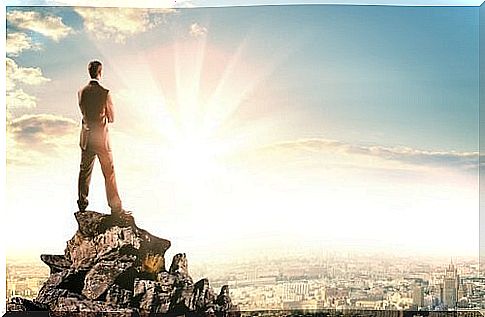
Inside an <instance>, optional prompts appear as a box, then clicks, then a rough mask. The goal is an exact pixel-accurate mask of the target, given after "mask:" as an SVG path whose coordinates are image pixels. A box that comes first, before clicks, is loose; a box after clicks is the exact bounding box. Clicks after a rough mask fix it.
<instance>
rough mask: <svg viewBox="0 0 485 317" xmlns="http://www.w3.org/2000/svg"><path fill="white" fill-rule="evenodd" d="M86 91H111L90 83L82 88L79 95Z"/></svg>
mask: <svg viewBox="0 0 485 317" xmlns="http://www.w3.org/2000/svg"><path fill="white" fill-rule="evenodd" d="M85 90H91V91H92V90H102V91H105V92H106V93H108V92H109V89H108V88H106V87H104V86H103V85H101V84H100V83H96V84H92V83H91V82H89V83H88V84H86V85H85V86H83V87H81V89H79V91H78V92H79V93H81V92H83V91H85Z"/></svg>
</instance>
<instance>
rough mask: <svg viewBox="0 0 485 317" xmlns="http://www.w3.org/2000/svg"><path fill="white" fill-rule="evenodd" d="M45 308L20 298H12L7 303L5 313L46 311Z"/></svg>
mask: <svg viewBox="0 0 485 317" xmlns="http://www.w3.org/2000/svg"><path fill="white" fill-rule="evenodd" d="M46 310H47V309H46V308H45V306H42V305H39V304H37V303H34V302H33V301H31V300H28V299H25V298H22V297H13V298H12V299H11V300H10V302H8V303H7V311H46Z"/></svg>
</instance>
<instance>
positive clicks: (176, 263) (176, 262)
mask: <svg viewBox="0 0 485 317" xmlns="http://www.w3.org/2000/svg"><path fill="white" fill-rule="evenodd" d="M169 272H170V274H180V275H182V276H188V275H189V269H188V265H187V256H186V255H185V253H178V254H176V255H174V257H173V260H172V264H171V265H170V270H169Z"/></svg>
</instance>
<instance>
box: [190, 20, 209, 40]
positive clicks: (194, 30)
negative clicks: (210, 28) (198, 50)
mask: <svg viewBox="0 0 485 317" xmlns="http://www.w3.org/2000/svg"><path fill="white" fill-rule="evenodd" d="M206 34H207V28H205V27H203V26H202V25H200V24H198V23H193V24H192V25H191V26H190V35H192V36H194V37H199V36H204V35H206Z"/></svg>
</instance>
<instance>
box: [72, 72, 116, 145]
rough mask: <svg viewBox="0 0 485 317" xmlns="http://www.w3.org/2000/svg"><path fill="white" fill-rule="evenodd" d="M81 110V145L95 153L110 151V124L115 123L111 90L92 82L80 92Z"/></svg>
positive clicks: (94, 81) (95, 81)
mask: <svg viewBox="0 0 485 317" xmlns="http://www.w3.org/2000/svg"><path fill="white" fill-rule="evenodd" d="M78 99H79V108H80V110H81V113H82V115H83V118H82V128H81V136H80V142H79V145H80V146H81V149H83V150H87V149H88V148H89V149H91V150H93V151H102V150H108V151H109V150H110V149H111V148H110V144H109V135H108V124H107V123H108V122H112V121H113V109H112V104H111V99H110V97H109V90H108V89H106V88H104V87H103V86H101V85H100V84H99V82H98V81H97V80H91V81H90V82H89V84H87V85H86V86H85V87H83V88H82V89H81V90H80V91H79V92H78Z"/></svg>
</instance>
